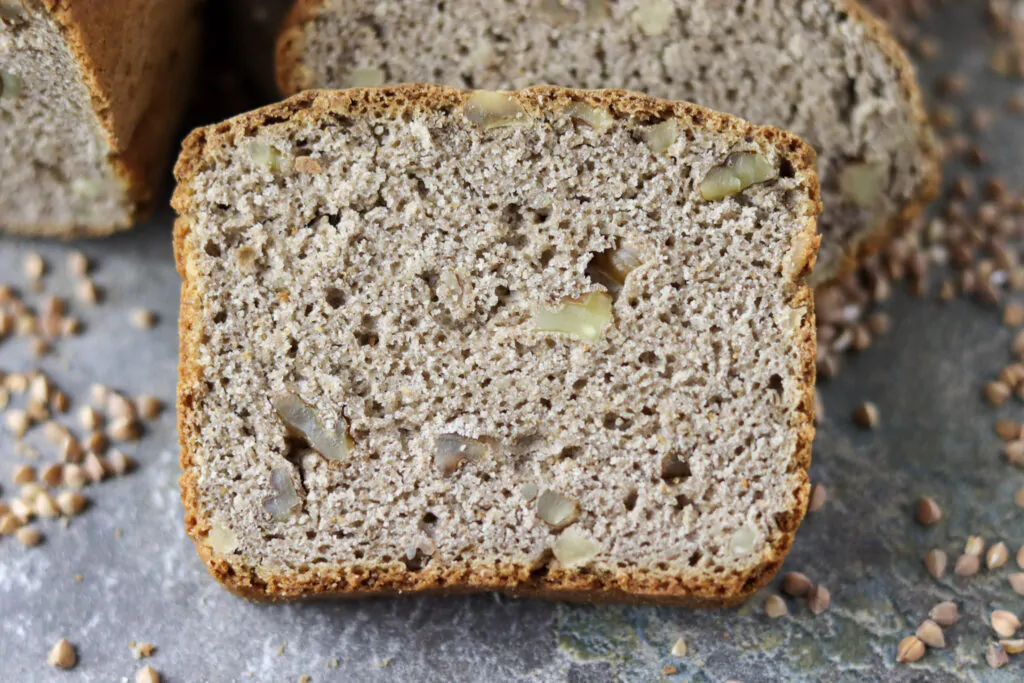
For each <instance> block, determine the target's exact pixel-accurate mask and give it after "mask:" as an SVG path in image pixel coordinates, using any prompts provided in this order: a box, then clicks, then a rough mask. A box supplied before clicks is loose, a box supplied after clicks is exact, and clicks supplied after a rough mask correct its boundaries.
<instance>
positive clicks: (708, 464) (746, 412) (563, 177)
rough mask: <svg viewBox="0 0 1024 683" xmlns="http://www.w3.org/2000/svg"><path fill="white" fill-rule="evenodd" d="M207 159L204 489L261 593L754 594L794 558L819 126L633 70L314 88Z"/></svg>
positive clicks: (186, 305)
mask: <svg viewBox="0 0 1024 683" xmlns="http://www.w3.org/2000/svg"><path fill="white" fill-rule="evenodd" d="M176 174H177V177H178V188H177V190H176V193H175V196H174V206H175V208H176V209H177V211H178V212H179V219H178V223H177V226H176V234H175V253H176V257H177V259H178V269H179V272H180V273H181V275H182V277H183V280H184V284H183V288H182V310H181V376H180V382H179V396H178V401H179V404H178V407H179V430H180V435H181V446H182V451H181V462H182V467H183V470H184V472H183V475H182V479H181V484H182V494H183V500H184V504H185V508H186V525H187V528H188V532H189V534H190V535H191V537H192V538H193V540H194V541H195V543H196V546H197V547H198V549H199V552H200V553H201V555H202V556H203V557H204V559H205V560H206V562H207V564H208V565H209V567H210V569H211V571H212V573H213V574H214V575H215V576H216V577H217V578H218V579H219V580H220V581H222V582H223V583H224V584H225V585H227V586H228V587H229V588H231V589H233V590H235V591H237V592H239V593H242V594H244V595H247V596H251V597H261V598H288V597H295V596H308V595H315V594H325V593H326V594H335V595H354V594H361V593H373V592H406V591H468V590H504V591H509V592H514V593H538V594H542V595H547V596H550V597H556V598H567V599H569V598H574V599H595V600H597V599H606V600H608V599H625V600H655V601H656V600H663V601H674V602H689V603H691V604H728V603H730V602H735V601H737V600H740V599H742V598H743V597H745V596H747V595H748V594H750V593H751V592H752V591H754V590H755V589H757V588H758V587H759V586H761V585H762V584H763V583H765V582H766V581H767V580H768V579H769V578H770V577H771V576H772V574H773V573H774V572H775V571H776V569H777V568H778V567H779V565H780V564H781V562H782V560H783V558H784V556H785V555H786V552H787V551H788V549H789V546H790V543H791V541H792V536H793V533H794V532H795V530H796V528H797V525H798V524H799V522H800V520H801V518H802V517H803V514H804V510H805V506H806V499H807V466H808V462H809V459H810V448H811V439H812V437H813V431H814V430H813V426H812V410H813V407H812V404H813V400H812V393H813V388H812V385H813V381H814V358H815V342H814V313H813V303H812V300H811V296H810V291H809V289H808V287H807V285H806V282H805V280H806V276H807V274H808V273H809V272H810V269H811V267H812V265H813V260H814V256H815V252H816V248H817V244H818V238H817V236H816V234H815V219H816V216H817V213H818V210H819V207H820V202H819V198H818V187H817V178H816V175H815V173H814V171H813V151H811V149H810V148H809V147H807V146H806V145H805V144H804V143H802V142H801V141H799V140H798V139H797V138H796V137H795V136H793V135H791V134H789V133H785V132H781V131H778V130H776V129H773V128H759V127H755V126H753V125H750V124H748V123H746V122H743V121H741V120H739V119H735V118H732V117H730V116H727V115H723V114H718V113H715V112H712V111H709V110H706V109H702V108H700V107H697V106H694V105H690V104H684V103H675V102H668V101H664V100H656V99H652V98H649V97H646V96H642V95H637V94H633V93H627V92H624V91H577V90H566V89H561V88H553V87H538V88H531V89H528V90H523V91H520V92H516V93H512V94H504V93H494V92H477V93H472V94H471V93H470V92H467V91H463V90H459V89H456V88H450V87H440V86H425V85H409V86H399V87H395V88H384V89H354V90H348V91H341V92H315V91H310V92H307V93H304V94H301V95H298V96H295V97H293V98H291V99H289V100H287V101H285V102H284V103H281V104H278V105H273V106H270V107H268V108H265V109H261V110H258V111H255V112H253V113H250V114H246V115H243V116H240V117H238V118H236V119H233V120H231V121H228V122H226V123H223V124H220V125H217V126H212V127H208V128H205V129H200V130H198V131H196V132H194V133H193V134H192V135H191V136H190V137H189V138H188V140H187V141H186V142H185V145H184V150H183V152H182V156H181V158H180V160H179V162H178V165H177V168H176ZM743 188H745V189H743Z"/></svg>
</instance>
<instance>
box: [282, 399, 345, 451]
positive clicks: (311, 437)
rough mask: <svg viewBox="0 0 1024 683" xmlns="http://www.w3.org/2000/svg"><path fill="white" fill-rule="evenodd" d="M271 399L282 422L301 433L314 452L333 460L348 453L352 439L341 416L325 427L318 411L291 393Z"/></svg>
mask: <svg viewBox="0 0 1024 683" xmlns="http://www.w3.org/2000/svg"><path fill="white" fill-rule="evenodd" d="M271 401H272V403H273V406H274V410H275V411H277V414H278V416H279V417H280V418H281V421H282V422H284V424H285V426H286V427H288V428H289V429H290V430H292V431H294V432H296V433H298V434H299V435H300V436H302V437H304V438H305V439H306V440H307V441H308V442H309V445H310V447H311V448H312V449H313V450H315V451H316V452H317V453H319V454H320V455H322V456H323V457H325V458H327V459H328V460H333V461H335V462H339V461H342V460H344V459H345V458H346V457H347V456H348V453H349V450H350V449H351V448H352V439H351V438H350V437H349V435H348V424H347V423H346V422H345V420H344V419H343V418H342V419H339V420H336V421H335V423H334V427H333V428H328V427H327V426H326V425H324V423H323V421H322V420H321V418H320V416H319V415H318V414H317V412H316V411H315V410H314V409H313V408H312V407H311V406H309V405H308V404H306V402H305V401H303V400H302V399H300V398H299V397H298V396H296V395H294V394H288V393H284V394H276V395H275V396H273V397H272V399H271Z"/></svg>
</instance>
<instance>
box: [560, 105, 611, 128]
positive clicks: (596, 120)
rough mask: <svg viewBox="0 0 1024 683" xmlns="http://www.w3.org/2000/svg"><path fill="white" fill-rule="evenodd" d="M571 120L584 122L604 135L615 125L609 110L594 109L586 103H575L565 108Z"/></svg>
mask: <svg viewBox="0 0 1024 683" xmlns="http://www.w3.org/2000/svg"><path fill="white" fill-rule="evenodd" d="M565 113H566V114H568V115H569V117H570V118H572V119H575V120H577V121H582V122H583V123H585V124H587V125H588V126H590V127H591V128H593V129H594V130H595V131H597V132H598V133H603V132H605V131H606V130H608V129H609V128H611V127H612V124H613V123H615V117H613V116H612V115H611V114H610V113H608V110H607V109H599V108H597V107H592V106H590V105H589V104H586V103H584V102H573V103H572V104H570V105H569V106H568V107H566V108H565Z"/></svg>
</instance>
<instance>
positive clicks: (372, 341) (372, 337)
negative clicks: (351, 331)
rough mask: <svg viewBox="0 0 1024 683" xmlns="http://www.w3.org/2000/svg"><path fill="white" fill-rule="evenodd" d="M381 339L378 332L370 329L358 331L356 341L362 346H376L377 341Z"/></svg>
mask: <svg viewBox="0 0 1024 683" xmlns="http://www.w3.org/2000/svg"><path fill="white" fill-rule="evenodd" d="M378 341H380V340H379V339H378V337H377V334H376V333H374V332H371V331H369V330H360V331H359V332H356V343H357V344H359V345H360V346H376V345H377V342H378Z"/></svg>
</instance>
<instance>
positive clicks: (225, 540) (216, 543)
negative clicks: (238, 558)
mask: <svg viewBox="0 0 1024 683" xmlns="http://www.w3.org/2000/svg"><path fill="white" fill-rule="evenodd" d="M206 542H207V543H209V544H210V549H211V550H213V552H215V553H217V554H218V555H228V554H230V553H233V552H234V551H235V548H237V547H238V537H237V536H235V532H234V531H232V530H231V529H229V528H227V527H226V526H224V525H223V524H219V523H217V522H214V523H213V524H212V525H211V526H210V532H209V533H208V534H206Z"/></svg>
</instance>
